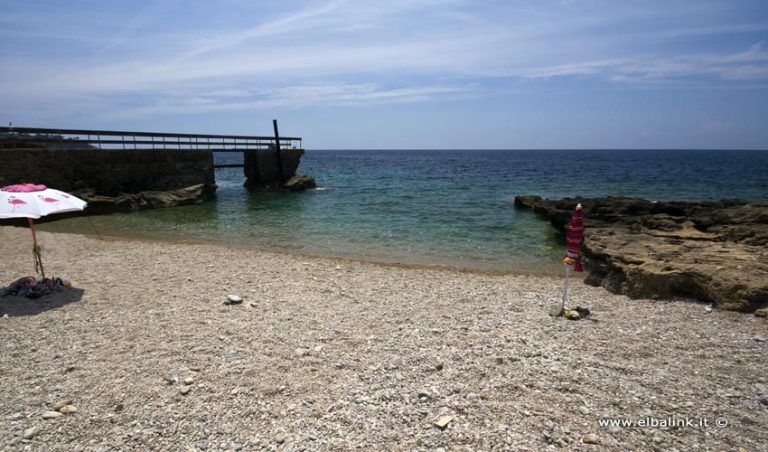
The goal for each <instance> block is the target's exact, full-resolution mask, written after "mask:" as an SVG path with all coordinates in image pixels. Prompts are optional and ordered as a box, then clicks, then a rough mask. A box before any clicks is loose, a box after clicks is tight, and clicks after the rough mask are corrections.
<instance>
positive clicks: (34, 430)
mask: <svg viewBox="0 0 768 452" xmlns="http://www.w3.org/2000/svg"><path fill="white" fill-rule="evenodd" d="M41 431H42V429H41V428H40V427H38V426H34V427H30V428H28V429H26V430H24V433H23V434H22V435H21V437H22V438H24V439H32V438H34V437H35V436H37V435H38V433H40V432H41Z"/></svg>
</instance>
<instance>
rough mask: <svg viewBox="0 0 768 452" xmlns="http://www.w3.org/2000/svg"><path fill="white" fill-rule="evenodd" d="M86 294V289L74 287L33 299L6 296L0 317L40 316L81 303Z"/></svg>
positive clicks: (0, 310)
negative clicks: (65, 306) (70, 304)
mask: <svg viewBox="0 0 768 452" xmlns="http://www.w3.org/2000/svg"><path fill="white" fill-rule="evenodd" d="M84 292H85V290H84V289H77V288H74V287H72V288H69V289H63V290H59V291H55V292H52V293H50V294H48V295H43V296H42V297H40V298H33V299H30V298H27V297H21V296H16V295H5V296H2V297H0V316H3V315H5V314H8V316H9V317H18V316H22V315H36V314H40V313H41V312H45V311H48V310H51V309H56V308H60V307H62V306H64V305H67V304H69V303H74V302H76V301H80V299H81V298H83V293H84Z"/></svg>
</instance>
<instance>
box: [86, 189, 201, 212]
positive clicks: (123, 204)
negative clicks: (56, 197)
mask: <svg viewBox="0 0 768 452" xmlns="http://www.w3.org/2000/svg"><path fill="white" fill-rule="evenodd" d="M213 190H214V189H213V188H211V187H210V186H208V185H206V184H198V185H193V186H191V187H185V188H181V189H178V190H168V191H143V192H139V193H123V194H120V195H118V196H103V195H97V194H95V193H93V192H85V193H77V194H78V195H79V196H80V197H82V198H83V199H84V200H85V201H88V213H93V214H101V213H112V212H130V211H135V210H143V209H157V208H162V207H176V206H185V205H189V204H199V203H201V202H203V201H205V200H207V199H210V198H211V197H212V196H213Z"/></svg>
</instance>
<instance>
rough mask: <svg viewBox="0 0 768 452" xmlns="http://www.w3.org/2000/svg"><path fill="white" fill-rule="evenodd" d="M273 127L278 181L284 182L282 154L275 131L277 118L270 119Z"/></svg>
mask: <svg viewBox="0 0 768 452" xmlns="http://www.w3.org/2000/svg"><path fill="white" fill-rule="evenodd" d="M272 125H273V126H274V127H275V151H277V170H278V172H279V173H278V174H280V183H282V184H284V183H285V174H283V156H282V155H280V133H278V131H277V119H273V120H272Z"/></svg>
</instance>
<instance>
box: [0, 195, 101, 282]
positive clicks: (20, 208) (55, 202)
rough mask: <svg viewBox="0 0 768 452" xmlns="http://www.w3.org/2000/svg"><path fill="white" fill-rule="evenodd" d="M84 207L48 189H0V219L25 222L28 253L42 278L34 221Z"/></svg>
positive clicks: (84, 203) (43, 271)
mask: <svg viewBox="0 0 768 452" xmlns="http://www.w3.org/2000/svg"><path fill="white" fill-rule="evenodd" d="M87 204H88V203H86V202H85V201H83V200H82V199H80V198H77V197H75V196H73V195H70V194H69V193H65V192H63V191H59V190H54V189H52V188H48V187H46V186H45V185H35V184H18V185H8V186H6V187H3V188H0V219H5V218H26V219H27V221H28V222H29V229H30V230H31V231H32V241H33V245H32V253H33V254H34V257H35V271H38V272H40V274H41V275H42V276H43V278H45V270H44V269H43V261H42V258H41V257H40V245H38V244H37V236H36V235H35V223H34V221H33V220H34V219H36V218H40V217H42V216H45V215H50V214H52V213H63V212H76V211H79V210H83V209H85V206H86V205H87Z"/></svg>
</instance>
